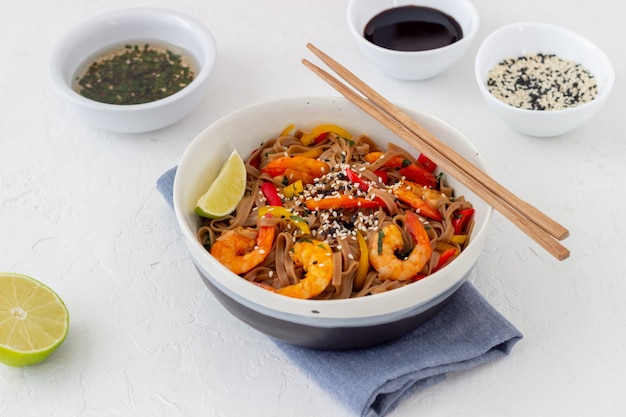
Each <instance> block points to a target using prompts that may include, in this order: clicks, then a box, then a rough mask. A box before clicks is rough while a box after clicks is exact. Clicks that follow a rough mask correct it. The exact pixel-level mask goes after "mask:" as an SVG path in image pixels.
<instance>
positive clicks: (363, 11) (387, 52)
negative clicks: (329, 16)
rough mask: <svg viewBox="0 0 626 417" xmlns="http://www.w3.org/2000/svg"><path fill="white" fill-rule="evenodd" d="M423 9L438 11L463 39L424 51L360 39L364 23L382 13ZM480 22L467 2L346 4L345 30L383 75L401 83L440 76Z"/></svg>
mask: <svg viewBox="0 0 626 417" xmlns="http://www.w3.org/2000/svg"><path fill="white" fill-rule="evenodd" d="M409 5H411V6H424V7H430V8H433V9H437V10H439V11H442V12H444V13H446V14H448V15H449V16H451V17H453V18H454V19H455V20H456V21H457V22H458V23H459V25H460V26H461V29H462V31H463V38H462V39H460V40H458V41H457V42H454V43H452V44H450V45H448V46H444V47H442V48H437V49H431V50H426V51H414V52H408V51H395V50H391V49H386V48H382V47H380V46H377V45H375V44H374V43H372V42H370V41H368V40H367V39H365V37H364V29H365V26H366V25H367V23H368V22H369V21H370V20H371V19H372V18H373V17H374V16H376V15H377V14H379V13H380V12H382V11H384V10H388V9H392V8H395V7H401V6H409ZM479 23H480V18H479V15H478V12H477V10H476V8H475V7H474V5H473V4H472V2H471V1H469V0H414V1H410V0H378V1H372V0H350V1H349V3H348V27H349V28H350V32H351V33H352V36H353V37H354V40H355V41H356V43H357V45H358V47H359V49H360V50H361V52H363V54H364V55H365V56H366V57H367V58H369V59H370V60H371V61H372V63H374V64H375V65H376V66H378V67H379V68H380V69H381V70H382V71H383V72H385V73H386V74H388V75H390V76H392V77H394V78H398V79H401V80H408V81H415V80H424V79H427V78H431V77H434V76H436V75H439V74H441V73H442V72H444V71H445V70H447V69H448V68H450V67H451V66H452V65H454V64H455V63H456V62H457V61H458V60H459V59H461V58H462V57H463V55H464V54H465V53H466V52H467V50H468V48H469V47H470V45H471V44H472V42H473V40H474V38H475V37H476V32H477V31H478V26H479Z"/></svg>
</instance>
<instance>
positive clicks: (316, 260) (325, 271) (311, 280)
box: [276, 239, 333, 298]
mask: <svg viewBox="0 0 626 417" xmlns="http://www.w3.org/2000/svg"><path fill="white" fill-rule="evenodd" d="M290 254H291V258H292V259H293V261H294V262H295V264H296V265H297V266H302V267H304V270H305V272H306V275H305V277H304V278H303V279H301V280H300V282H298V283H297V284H293V285H289V286H287V287H284V288H280V289H278V290H276V292H277V293H279V294H282V295H286V296H288V297H294V298H311V297H315V296H316V295H318V294H320V293H321V292H322V291H324V290H325V289H326V287H328V284H330V281H331V279H332V277H333V256H332V255H333V253H332V251H331V249H330V247H329V246H328V245H327V244H326V243H324V242H322V241H320V240H314V239H306V240H301V241H299V242H296V244H295V245H294V247H293V251H292V252H290Z"/></svg>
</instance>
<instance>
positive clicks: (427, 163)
mask: <svg viewBox="0 0 626 417" xmlns="http://www.w3.org/2000/svg"><path fill="white" fill-rule="evenodd" d="M417 163H418V164H420V165H421V166H422V167H423V168H424V169H425V170H426V171H428V172H435V170H436V169H437V164H435V163H434V162H433V161H431V160H430V158H428V157H427V156H426V155H424V154H420V156H418V157H417Z"/></svg>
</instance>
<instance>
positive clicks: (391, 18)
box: [364, 6, 463, 51]
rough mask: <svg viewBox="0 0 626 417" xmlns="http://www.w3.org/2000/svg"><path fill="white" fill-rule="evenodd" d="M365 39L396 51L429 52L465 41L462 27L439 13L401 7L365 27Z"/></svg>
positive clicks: (432, 10)
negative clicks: (461, 40)
mask: <svg viewBox="0 0 626 417" xmlns="http://www.w3.org/2000/svg"><path fill="white" fill-rule="evenodd" d="M364 36H365V39H367V40H368V41H370V42H372V43H373V44H375V45H378V46H380V47H383V48H386V49H393V50H396V51H426V50H429V49H436V48H441V47H443V46H447V45H450V44H452V43H454V42H456V41H458V40H460V39H462V38H463V30H462V29H461V25H459V23H458V22H457V21H456V20H455V19H454V18H453V17H452V16H449V15H447V14H446V13H443V12H441V11H439V10H436V9H433V8H430V7H422V6H401V7H395V8H393V9H389V10H385V11H383V12H381V13H379V14H377V15H376V16H374V17H373V18H372V20H370V21H369V22H368V23H367V25H366V26H365V31H364Z"/></svg>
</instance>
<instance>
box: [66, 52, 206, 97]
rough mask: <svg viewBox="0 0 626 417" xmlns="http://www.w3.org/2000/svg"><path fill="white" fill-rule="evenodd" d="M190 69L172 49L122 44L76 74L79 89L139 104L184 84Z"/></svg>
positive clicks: (170, 93) (167, 93) (187, 81)
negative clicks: (79, 74)
mask: <svg viewBox="0 0 626 417" xmlns="http://www.w3.org/2000/svg"><path fill="white" fill-rule="evenodd" d="M194 76H195V75H194V72H193V70H192V69H191V68H190V67H189V65H187V64H186V63H185V62H184V61H183V57H182V56H181V55H179V54H175V53H174V52H172V51H170V50H168V49H164V48H158V47H152V46H150V45H149V44H145V45H143V46H139V45H126V46H124V47H123V48H122V49H121V50H119V51H117V52H114V53H113V54H109V55H106V56H104V57H102V58H100V59H98V60H96V61H95V62H93V63H92V64H91V65H90V66H89V68H88V69H87V71H86V72H85V74H84V75H82V76H80V77H77V78H76V79H77V81H78V86H79V87H80V89H79V93H80V94H81V95H83V96H85V97H87V98H89V99H91V100H95V101H99V102H102V103H108V104H142V103H149V102H151V101H156V100H160V99H162V98H165V97H168V96H171V95H172V94H174V93H176V92H178V91H180V90H182V89H183V88H185V87H186V86H187V85H189V83H191V81H192V80H193V79H194Z"/></svg>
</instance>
